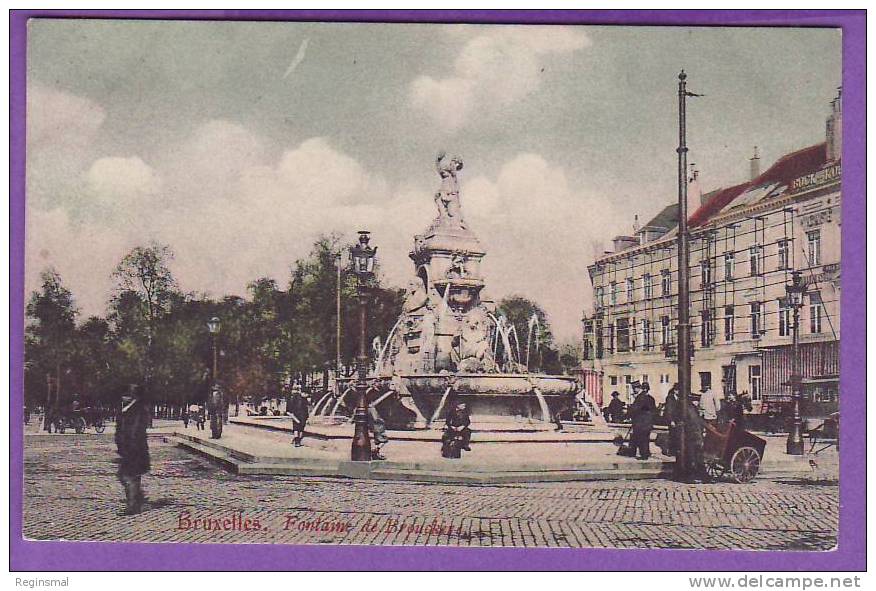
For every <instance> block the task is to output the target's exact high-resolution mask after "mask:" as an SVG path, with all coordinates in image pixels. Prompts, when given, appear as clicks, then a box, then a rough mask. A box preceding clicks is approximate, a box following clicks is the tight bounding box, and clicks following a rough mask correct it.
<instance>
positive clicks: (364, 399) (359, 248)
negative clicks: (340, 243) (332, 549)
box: [350, 231, 377, 462]
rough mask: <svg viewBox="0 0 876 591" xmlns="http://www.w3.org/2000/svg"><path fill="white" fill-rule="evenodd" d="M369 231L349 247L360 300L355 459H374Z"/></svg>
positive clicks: (353, 455)
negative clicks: (370, 401) (370, 411)
mask: <svg viewBox="0 0 876 591" xmlns="http://www.w3.org/2000/svg"><path fill="white" fill-rule="evenodd" d="M369 240H370V235H369V232H366V231H360V232H359V243H358V244H356V245H355V246H353V248H352V249H350V255H351V258H352V259H353V268H354V270H355V272H356V277H357V279H358V281H357V283H358V290H357V291H358V293H357V296H358V300H359V355H358V356H357V357H356V371H357V377H356V394H357V399H356V410H355V412H354V414H353V425H354V431H353V443H352V449H351V452H350V459H351V460H353V461H354V462H369V461H371V438H370V437H369V436H368V382H367V377H368V375H367V374H368V345H367V342H366V341H367V333H366V329H367V326H366V322H367V319H368V303H369V301H368V300H369V295H370V294H369V293H368V287H369V286H368V283H369V281H370V279H371V277H372V276H373V275H374V255H375V254H376V253H377V249H376V248H373V247H370V246H368V242H369Z"/></svg>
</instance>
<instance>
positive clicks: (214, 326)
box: [207, 316, 222, 334]
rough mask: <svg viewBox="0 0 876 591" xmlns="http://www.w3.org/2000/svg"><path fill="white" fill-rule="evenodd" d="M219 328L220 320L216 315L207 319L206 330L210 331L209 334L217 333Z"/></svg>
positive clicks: (220, 326)
mask: <svg viewBox="0 0 876 591" xmlns="http://www.w3.org/2000/svg"><path fill="white" fill-rule="evenodd" d="M220 328H222V322H221V321H220V320H219V317H218V316H213V317H212V318H211V319H210V320H208V321H207V330H209V331H210V334H219V329H220Z"/></svg>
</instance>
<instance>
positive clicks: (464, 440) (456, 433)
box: [441, 402, 471, 458]
mask: <svg viewBox="0 0 876 591" xmlns="http://www.w3.org/2000/svg"><path fill="white" fill-rule="evenodd" d="M470 425H471V417H470V416H469V412H468V406H467V405H466V404H465V403H464V402H458V403H456V404H454V405H452V406H451V407H450V409H449V410H448V412H447V419H446V422H445V427H444V435H443V436H442V437H441V443H442V445H441V455H442V456H444V457H445V458H449V457H453V456H451V454H450V448H451V444H452V443H453V442H454V440H457V441H458V444H459V449H464V450H466V451H471V447H470V446H471V427H470ZM455 457H459V456H458V455H456V456H455Z"/></svg>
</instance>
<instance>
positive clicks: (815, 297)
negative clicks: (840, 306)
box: [809, 291, 824, 334]
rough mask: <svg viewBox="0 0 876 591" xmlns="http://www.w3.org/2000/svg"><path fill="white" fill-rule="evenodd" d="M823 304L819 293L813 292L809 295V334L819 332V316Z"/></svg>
mask: <svg viewBox="0 0 876 591" xmlns="http://www.w3.org/2000/svg"><path fill="white" fill-rule="evenodd" d="M823 308H824V303H823V302H822V301H821V292H818V291H813V292H812V293H810V294H809V332H811V333H813V334H815V333H819V332H821V314H822V309H823Z"/></svg>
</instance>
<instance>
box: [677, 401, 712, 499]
mask: <svg viewBox="0 0 876 591" xmlns="http://www.w3.org/2000/svg"><path fill="white" fill-rule="evenodd" d="M678 409H679V421H680V419H681V413H684V420H685V425H684V432H685V438H684V443H685V452H686V453H685V455H686V456H687V458H686V459H687V462H686V463H687V466H686V469H687V474H688V477H689V478H690V479H691V481H692V482H693V483H701V482H702V481H703V480H704V479H705V477H706V464H705V460H704V458H703V431H704V430H705V428H706V420H705V419H703V417H702V416H700V411H699V410H698V409H697V407H696V405H695V404H694V403H693V401H692V400H691V399H689V398H688V401H687V408H682V406H681V405H680V404H679V405H678Z"/></svg>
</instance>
